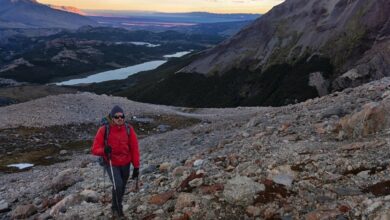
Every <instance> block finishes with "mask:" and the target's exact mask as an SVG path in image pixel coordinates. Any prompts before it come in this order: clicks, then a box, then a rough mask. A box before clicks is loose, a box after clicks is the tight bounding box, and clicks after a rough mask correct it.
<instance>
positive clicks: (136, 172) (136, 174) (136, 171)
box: [131, 167, 139, 179]
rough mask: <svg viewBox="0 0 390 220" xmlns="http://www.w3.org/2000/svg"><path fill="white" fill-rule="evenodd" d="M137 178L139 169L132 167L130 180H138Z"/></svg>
mask: <svg viewBox="0 0 390 220" xmlns="http://www.w3.org/2000/svg"><path fill="white" fill-rule="evenodd" d="M138 176H139V168H135V167H134V170H133V175H132V176H131V179H135V178H138Z"/></svg>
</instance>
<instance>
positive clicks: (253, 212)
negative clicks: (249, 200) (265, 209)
mask: <svg viewBox="0 0 390 220" xmlns="http://www.w3.org/2000/svg"><path fill="white" fill-rule="evenodd" d="M246 213H247V214H248V215H249V216H251V217H256V216H259V215H260V214H261V209H260V208H259V207H256V206H248V207H247V208H246Z"/></svg>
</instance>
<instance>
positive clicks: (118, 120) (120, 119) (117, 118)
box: [113, 113, 125, 125]
mask: <svg viewBox="0 0 390 220" xmlns="http://www.w3.org/2000/svg"><path fill="white" fill-rule="evenodd" d="M113 120H114V124H116V125H123V124H124V123H125V115H123V114H122V113H116V114H115V115H114V117H113Z"/></svg>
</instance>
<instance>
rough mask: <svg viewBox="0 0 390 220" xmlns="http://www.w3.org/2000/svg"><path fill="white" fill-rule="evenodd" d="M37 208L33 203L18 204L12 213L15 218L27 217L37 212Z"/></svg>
mask: <svg viewBox="0 0 390 220" xmlns="http://www.w3.org/2000/svg"><path fill="white" fill-rule="evenodd" d="M37 211H38V210H37V208H36V207H35V206H34V205H33V204H28V205H20V206H17V207H16V208H15V209H14V210H13V211H12V213H11V218H13V219H26V218H28V217H30V216H31V215H33V214H35V213H37Z"/></svg>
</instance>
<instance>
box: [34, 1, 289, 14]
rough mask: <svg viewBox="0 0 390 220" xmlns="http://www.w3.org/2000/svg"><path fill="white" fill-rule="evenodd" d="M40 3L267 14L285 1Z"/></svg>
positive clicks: (102, 8) (111, 8)
mask: <svg viewBox="0 0 390 220" xmlns="http://www.w3.org/2000/svg"><path fill="white" fill-rule="evenodd" d="M38 1H39V2H40V3H44V4H53V5H61V6H74V7H77V8H80V9H95V10H140V11H159V12H192V11H207V12H214V13H265V12H267V11H268V10H270V9H271V8H272V7H273V6H275V5H277V4H280V3H282V2H283V1H284V0H38Z"/></svg>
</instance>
